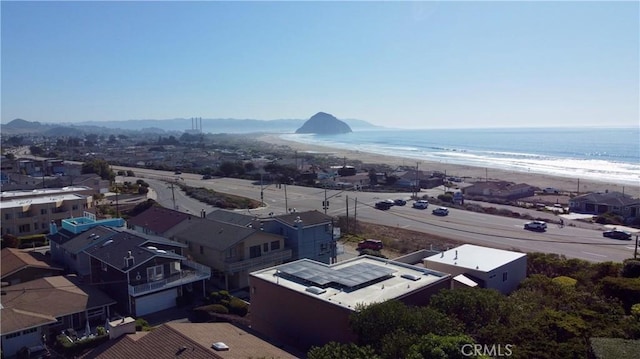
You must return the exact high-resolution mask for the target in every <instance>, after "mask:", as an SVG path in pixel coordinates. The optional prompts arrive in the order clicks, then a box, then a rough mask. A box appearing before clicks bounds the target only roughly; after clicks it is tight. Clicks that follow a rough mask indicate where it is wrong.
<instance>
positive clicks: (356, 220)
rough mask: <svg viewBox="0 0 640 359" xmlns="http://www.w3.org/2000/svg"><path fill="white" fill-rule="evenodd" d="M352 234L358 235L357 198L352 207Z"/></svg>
mask: <svg viewBox="0 0 640 359" xmlns="http://www.w3.org/2000/svg"><path fill="white" fill-rule="evenodd" d="M353 234H355V235H358V197H356V202H355V204H354V205H353Z"/></svg>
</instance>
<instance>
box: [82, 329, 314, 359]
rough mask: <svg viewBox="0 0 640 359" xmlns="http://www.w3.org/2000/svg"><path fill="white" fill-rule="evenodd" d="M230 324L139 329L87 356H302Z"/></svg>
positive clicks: (228, 358) (197, 358)
mask: <svg viewBox="0 0 640 359" xmlns="http://www.w3.org/2000/svg"><path fill="white" fill-rule="evenodd" d="M294 353H295V354H292V353H289V352H288V351H285V350H284V349H282V348H280V347H278V346H276V345H273V344H271V343H269V342H267V341H265V340H263V339H261V338H260V337H258V336H256V335H255V334H254V333H253V332H251V331H249V330H248V329H243V328H239V327H236V326H234V325H233V324H230V323H175V322H170V323H165V324H162V325H160V326H158V327H156V328H154V330H152V331H149V332H135V333H132V334H126V335H123V336H121V337H119V338H116V339H113V340H110V341H108V342H106V343H104V344H102V345H100V346H98V347H97V348H95V349H93V350H91V351H90V352H88V353H87V354H85V355H83V356H81V358H83V359H89V358H91V359H129V358H156V359H165V358H166V359H174V358H181V359H211V358H213V359H246V358H281V359H286V358H299V357H303V356H304V353H296V352H294Z"/></svg>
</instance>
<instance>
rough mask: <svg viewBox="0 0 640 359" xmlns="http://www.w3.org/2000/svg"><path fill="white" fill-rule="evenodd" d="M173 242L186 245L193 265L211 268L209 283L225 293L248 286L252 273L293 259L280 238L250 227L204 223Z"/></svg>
mask: <svg viewBox="0 0 640 359" xmlns="http://www.w3.org/2000/svg"><path fill="white" fill-rule="evenodd" d="M216 212H220V211H216ZM173 239H174V240H176V241H178V242H180V243H184V244H185V246H186V247H187V254H188V256H189V257H191V258H193V260H194V261H196V262H199V263H202V264H204V265H206V266H208V267H210V268H211V269H212V270H213V271H214V274H213V276H212V277H213V278H212V281H214V282H216V284H218V285H219V286H221V287H223V288H225V289H227V290H229V289H237V288H243V287H246V286H248V275H249V273H250V272H252V271H255V270H258V269H262V268H266V267H270V266H274V265H277V264H280V263H283V262H285V261H288V260H291V259H292V250H291V248H289V247H288V246H287V245H286V242H285V240H284V238H283V237H282V236H281V235H276V234H272V233H269V232H267V231H264V230H261V229H259V228H253V226H251V227H248V226H240V225H236V224H232V223H226V222H221V221H216V220H204V221H198V222H197V223H194V224H193V225H191V226H189V227H188V228H185V229H184V230H183V231H181V232H178V233H176V234H175V235H174V236H173Z"/></svg>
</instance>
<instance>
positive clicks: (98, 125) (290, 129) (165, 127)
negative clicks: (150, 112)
mask: <svg viewBox="0 0 640 359" xmlns="http://www.w3.org/2000/svg"><path fill="white" fill-rule="evenodd" d="M305 121H306V120H301V119H278V120H252V119H204V118H203V119H202V131H203V132H205V133H238V134H240V133H253V132H267V133H294V132H295V131H296V129H298V128H300V127H301V126H302V125H303V124H304V123H305ZM342 121H344V122H345V123H347V124H348V125H349V126H350V127H351V128H352V129H359V130H369V129H376V128H380V126H375V125H372V124H370V123H369V122H367V121H363V120H356V119H345V120H342ZM193 126H194V124H193V123H192V121H191V119H186V118H176V119H166V120H153V119H142V120H128V121H108V122H101V121H86V122H76V123H40V122H35V121H34V122H29V121H25V120H23V119H15V120H13V121H11V122H9V123H7V124H1V125H0V131H1V132H2V133H3V134H7V135H17V134H26V133H30V134H42V135H49V136H56V135H59V134H65V133H67V134H69V135H72V136H80V135H82V134H89V133H100V134H104V135H108V134H113V133H116V134H117V133H118V130H125V131H141V132H153V133H163V132H164V133H167V132H184V131H188V130H191V129H192V127H193Z"/></svg>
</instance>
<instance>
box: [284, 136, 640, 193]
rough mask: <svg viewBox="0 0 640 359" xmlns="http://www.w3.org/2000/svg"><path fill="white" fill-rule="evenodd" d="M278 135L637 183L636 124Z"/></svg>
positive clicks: (420, 157) (639, 146) (416, 157)
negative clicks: (627, 125)
mask: <svg viewBox="0 0 640 359" xmlns="http://www.w3.org/2000/svg"><path fill="white" fill-rule="evenodd" d="M280 137H281V138H282V139H285V140H289V141H294V142H299V143H306V144H313V145H319V146H325V147H331V148H338V149H345V150H353V151H360V152H368V153H375V154H382V155H388V156H394V157H399V158H406V159H407V160H412V161H426V162H438V163H447V164H456V165H466V166H473V167H483V168H493V169H501V170H508V171H516V172H523V173H538V174H546V175H553V176H559V177H567V178H579V179H587V180H597V181H601V182H610V183H617V184H626V185H634V186H638V185H640V128H637V127H636V128H502V129H499V128H491V129H433V130H426V129H420V130H406V129H397V130H396V129H379V130H378V129H376V130H362V131H354V132H351V133H345V134H337V135H318V134H283V135H280ZM407 165H413V164H411V163H410V162H408V163H407Z"/></svg>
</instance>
